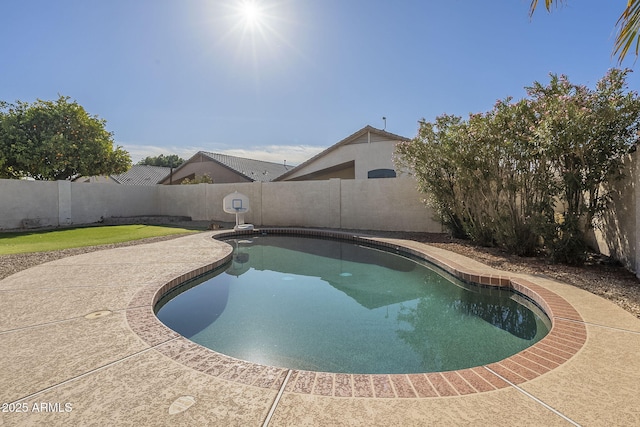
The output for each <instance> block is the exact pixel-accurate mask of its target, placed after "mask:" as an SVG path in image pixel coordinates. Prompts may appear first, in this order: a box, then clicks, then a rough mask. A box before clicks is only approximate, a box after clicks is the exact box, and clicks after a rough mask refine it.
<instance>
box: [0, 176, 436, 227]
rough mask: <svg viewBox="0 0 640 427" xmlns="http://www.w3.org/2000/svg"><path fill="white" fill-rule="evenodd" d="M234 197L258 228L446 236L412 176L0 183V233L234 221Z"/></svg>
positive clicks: (2, 181)
mask: <svg viewBox="0 0 640 427" xmlns="http://www.w3.org/2000/svg"><path fill="white" fill-rule="evenodd" d="M234 191H238V192H240V193H243V194H245V195H246V196H247V197H248V198H249V202H250V205H251V210H250V211H249V212H248V213H246V214H245V222H247V223H252V224H255V225H257V226H260V225H272V226H301V227H327V228H353V229H371V230H403V231H429V232H440V231H441V227H440V225H439V224H438V223H437V222H435V221H433V220H432V218H431V216H432V215H431V213H430V211H429V210H428V209H427V208H426V207H425V206H424V205H423V204H422V202H421V201H420V200H421V195H420V194H419V193H418V192H417V191H416V189H415V182H414V181H413V180H412V179H410V178H396V179H368V180H340V179H330V180H326V181H300V182H266V183H261V182H247V183H229V184H197V185H176V186H168V185H156V186H124V185H113V184H98V183H95V184H94V183H70V182H67V181H57V182H41V181H30V182H29V181H16V180H0V199H1V200H2V205H1V206H0V229H17V228H23V227H35V226H54V227H55V226H64V225H74V224H90V223H95V222H98V221H100V220H101V219H103V218H108V217H123V216H147V215H170V216H190V217H191V218H192V219H194V220H210V221H225V222H232V221H234V220H235V217H234V215H232V214H228V213H225V212H224V211H223V210H222V199H223V198H224V196H226V195H227V194H230V193H233V192H234ZM23 220H29V221H32V224H31V225H30V224H25V223H24V222H23Z"/></svg>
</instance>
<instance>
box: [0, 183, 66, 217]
mask: <svg viewBox="0 0 640 427" xmlns="http://www.w3.org/2000/svg"><path fill="white" fill-rule="evenodd" d="M58 224H59V211H58V183H57V182H39V181H26V180H24V181H23V180H8V179H0V229H3V228H4V229H13V228H21V227H38V226H39V227H50V226H57V225H58Z"/></svg>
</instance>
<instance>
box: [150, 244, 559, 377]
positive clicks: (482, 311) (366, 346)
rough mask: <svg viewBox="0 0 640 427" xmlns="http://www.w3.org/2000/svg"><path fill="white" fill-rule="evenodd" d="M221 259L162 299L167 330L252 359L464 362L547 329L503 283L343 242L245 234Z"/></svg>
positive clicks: (382, 366) (292, 364) (320, 366)
mask: <svg viewBox="0 0 640 427" xmlns="http://www.w3.org/2000/svg"><path fill="white" fill-rule="evenodd" d="M228 243H230V244H232V245H233V246H234V254H233V259H232V261H231V262H230V263H229V264H227V265H226V266H225V267H224V269H221V270H218V271H216V272H214V273H213V274H212V275H209V276H206V277H203V278H200V280H198V281H197V282H190V283H188V284H185V285H184V286H182V287H180V288H177V289H176V290H174V291H172V292H170V293H169V294H168V295H166V296H165V297H163V298H162V299H161V300H160V301H159V303H158V305H157V307H156V311H157V315H158V317H159V318H160V320H162V321H163V322H164V323H165V324H166V325H167V326H169V327H171V328H172V329H174V330H175V331H177V332H178V333H180V334H182V335H184V336H185V337H187V338H189V339H191V340H192V341H194V342H196V343H199V344H201V345H203V346H206V347H209V348H211V349H213V350H215V351H217V352H220V353H223V354H226V355H229V356H232V357H235V358H238V359H242V360H247V361H251V362H255V363H260V364H265V365H272V366H279V367H286V368H293V369H306V370H314V371H328V372H347V373H414V372H435V371H446V370H453V369H464V368H468V367H472V366H480V365H483V364H487V363H491V362H495V361H498V360H502V359H504V358H506V357H509V356H511V355H513V354H515V353H518V352H520V351H521V350H523V349H524V348H527V347H529V346H531V345H533V344H534V343H535V342H537V341H539V340H540V339H542V338H543V337H544V336H545V335H546V334H547V332H548V331H549V326H550V324H549V321H548V319H547V317H546V316H545V315H544V313H543V312H542V311H541V310H540V309H539V308H538V307H537V306H535V305H534V304H532V303H530V302H529V301H528V300H527V299H525V298H522V297H520V296H519V295H517V294H515V293H514V292H512V291H510V290H501V289H498V288H482V287H478V286H475V285H470V284H468V283H465V282H462V281H460V280H458V279H455V278H453V277H452V276H450V275H448V274H446V273H445V272H443V271H442V270H439V269H437V268H435V267H434V266H431V265H430V264H428V263H427V262H425V261H423V260H419V259H412V258H411V257H409V256H407V255H406V254H396V253H390V252H388V251H384V250H381V249H380V248H378V247H372V246H367V245H362V244H355V243H353V242H346V241H339V240H329V239H318V238H308V237H290V236H276V235H274V236H272V235H266V236H263V235H259V234H256V233H254V234H251V235H247V236H239V237H237V238H236V239H233V240H228Z"/></svg>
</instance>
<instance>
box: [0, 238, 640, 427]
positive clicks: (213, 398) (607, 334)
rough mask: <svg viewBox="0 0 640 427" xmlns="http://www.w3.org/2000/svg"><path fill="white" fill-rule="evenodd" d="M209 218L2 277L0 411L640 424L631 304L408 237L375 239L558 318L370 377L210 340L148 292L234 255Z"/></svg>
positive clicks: (371, 422) (280, 422) (286, 422)
mask: <svg viewBox="0 0 640 427" xmlns="http://www.w3.org/2000/svg"><path fill="white" fill-rule="evenodd" d="M216 233H217V232H206V233H200V234H197V235H191V236H187V237H181V238H178V239H174V240H169V241H164V242H159V243H153V244H146V245H139V246H131V247H123V248H117V249H110V250H104V251H98V252H93V253H88V254H84V255H79V256H74V257H69V258H64V259H61V260H57V261H53V262H50V263H47V264H42V265H40V266H37V267H34V268H31V269H29V270H25V271H22V272H19V273H17V274H14V275H13V276H10V277H7V278H6V279H4V280H2V281H0V362H1V366H2V368H3V369H2V370H1V371H0V404H1V405H2V407H1V408H0V411H1V412H0V426H28V425H34V426H41V425H47V426H58V425H65V426H70V425H73V426H75V425H78V426H80V425H81V426H87V425H137V426H164V425H167V426H169V425H171V426H175V425H194V426H195V425H198V426H200V425H202V426H204V425H212V426H262V425H269V426H302V425H307V426H339V425H344V426H394V425H402V426H413V425H415V426H418V425H420V426H422V425H452V426H458V425H481V426H485V425H509V426H510V425H536V426H538V425H544V426H555V425H558V426H564V425H583V426H600V425H602V426H605V425H606V426H632V425H640V403H639V396H640V356H639V355H638V350H640V320H639V319H637V318H636V317H634V316H632V315H631V314H629V313H627V312H626V311H624V310H622V309H621V308H619V307H617V306H616V305H614V304H612V303H610V302H609V301H606V300H604V299H602V298H600V297H597V296H594V295H592V294H590V293H588V292H586V291H583V290H580V289H577V288H575V287H572V286H569V285H566V284H563V283H559V282H556V281H553V280H550V279H548V278H545V277H542V276H540V277H538V276H529V275H513V274H508V273H505V272H501V271H497V270H494V269H492V268H490V267H487V266H485V265H483V264H480V263H478V262H475V261H473V260H470V259H468V258H465V257H462V256H460V255H457V254H454V253H452V252H448V251H445V250H442V249H438V248H434V247H429V246H427V245H423V244H419V243H416V242H408V241H394V240H390V239H378V240H380V241H383V242H387V243H388V244H390V245H396V244H402V245H403V246H406V247H408V248H410V249H411V250H414V251H418V252H421V253H423V254H425V256H427V257H429V258H431V259H433V260H436V261H438V262H440V263H441V264H443V265H445V266H448V267H449V268H451V269H455V270H456V271H458V272H460V273H464V274H467V277H468V278H470V279H472V280H475V279H476V278H480V279H481V278H482V277H484V278H493V279H495V280H496V281H497V282H500V280H501V279H505V280H506V279H507V278H508V279H509V280H510V281H511V283H514V284H518V283H521V284H522V286H523V289H527V290H530V291H531V290H532V292H535V293H536V295H541V296H542V298H543V300H544V302H545V303H548V307H547V308H550V309H551V311H552V318H553V319H552V320H553V324H554V327H553V329H552V333H553V334H555V335H554V337H555V338H551V339H549V340H547V344H543V345H546V346H547V347H546V350H545V349H543V350H540V352H541V353H536V351H531V352H529V354H524V355H519V356H517V358H510V360H508V361H505V362H504V363H496V364H492V365H489V366H486V367H478V368H475V369H474V370H472V371H469V372H463V371H457V372H453V373H445V374H433V375H415V376H382V375H380V376H371V377H367V378H361V377H360V376H351V375H344V374H343V375H333V374H326V373H309V372H303V371H293V370H286V369H279V368H271V367H264V366H259V365H253V364H248V363H245V362H242V361H236V360H233V359H231V358H227V357H225V356H221V355H218V354H217V353H215V352H212V351H210V350H203V349H202V348H200V347H199V346H196V345H195V344H191V343H190V342H189V341H187V340H185V339H184V338H182V337H180V336H179V335H177V334H175V333H173V332H171V331H169V330H168V329H167V328H165V327H164V326H163V325H162V324H161V323H160V322H159V321H158V320H157V319H156V318H155V316H153V312H152V306H153V302H154V298H156V297H157V293H158V291H159V290H160V289H162V288H164V289H167V288H168V287H171V286H174V285H175V284H177V283H178V282H181V281H184V280H185V279H187V278H189V277H192V276H194V275H196V274H198V273H203V272H205V271H208V270H211V269H212V268H215V267H216V266H217V265H219V264H220V263H221V261H222V260H224V259H226V258H227V257H228V256H229V255H230V253H231V248H230V246H229V245H227V244H225V243H222V242H219V241H216V240H214V239H212V238H211V237H212V236H213V235H214V234H216ZM194 271H196V273H192V272H194ZM550 335H551V334H550ZM545 339H546V338H545ZM549 343H550V344H549ZM563 348H564V349H563ZM554 349H555V350H554ZM203 351H204V352H203ZM554 352H557V354H554ZM534 353H535V354H534ZM540 354H543V356H540ZM556 357H557V359H556ZM533 360H535V361H536V363H533V362H532V361H533ZM365 383H366V387H365V388H366V390H365V391H364V392H362V391H361V389H360V387H361V386H362V384H365ZM361 396H364V397H361Z"/></svg>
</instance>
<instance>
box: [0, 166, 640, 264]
mask: <svg viewBox="0 0 640 427" xmlns="http://www.w3.org/2000/svg"><path fill="white" fill-rule="evenodd" d="M639 163H640V162H638V161H636V159H635V154H634V155H633V156H630V157H629V158H628V159H627V161H626V164H627V171H626V179H625V180H623V181H620V182H617V183H616V184H615V185H614V187H613V188H612V190H613V193H612V194H613V201H614V204H613V205H612V207H611V209H610V210H609V211H608V212H607V213H606V214H605V215H604V217H603V222H602V223H601V224H600V225H599V228H597V229H596V232H595V233H594V236H593V237H594V241H593V244H594V245H595V246H596V247H598V248H599V249H600V251H601V252H602V253H604V254H607V255H608V254H611V255H612V256H613V257H615V258H616V259H618V260H620V261H621V262H623V263H624V265H625V266H626V267H627V268H629V269H630V270H632V271H636V272H638V271H640V260H639V259H638V256H637V255H638V251H637V247H638V244H639V242H638V235H637V233H636V230H637V227H636V224H637V222H638V221H639V220H640V206H638V201H639V200H640V197H638V195H637V194H636V193H637V192H638V191H639V189H638V186H637V185H635V181H636V179H637V177H638V176H640V174H638V170H637V168H638V167H640V165H639ZM234 191H238V192H240V193H243V194H245V195H246V196H247V197H248V198H249V201H250V205H251V210H250V211H249V212H248V213H247V214H246V215H245V222H247V223H252V224H255V225H256V226H261V225H271V226H302V227H327V228H344V229H361V230H389V231H393V230H397V231H423V232H442V231H443V229H442V227H441V225H440V223H439V222H438V221H436V220H434V218H433V214H432V211H431V210H430V209H428V208H427V207H426V206H425V205H424V204H423V203H422V201H421V199H422V198H423V197H424V196H423V195H421V194H419V193H418V192H417V190H416V183H415V181H414V180H413V178H410V177H399V178H389V179H355V180H353V179H349V180H340V179H330V180H326V181H285V182H265V183H261V182H247V183H229V184H197V185H177V186H168V185H155V186H130V185H114V184H105V183H71V182H68V181H57V182H43V181H21V180H0V230H2V229H20V228H35V227H57V226H67V225H74V224H91V223H95V222H98V221H100V220H101V219H103V218H108V217H122V216H147V215H171V216H190V217H191V218H192V219H194V220H209V221H224V222H233V221H234V219H235V218H234V215H232V214H228V213H225V212H224V211H223V210H222V199H223V198H224V196H226V195H227V194H230V193H233V192H234Z"/></svg>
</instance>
